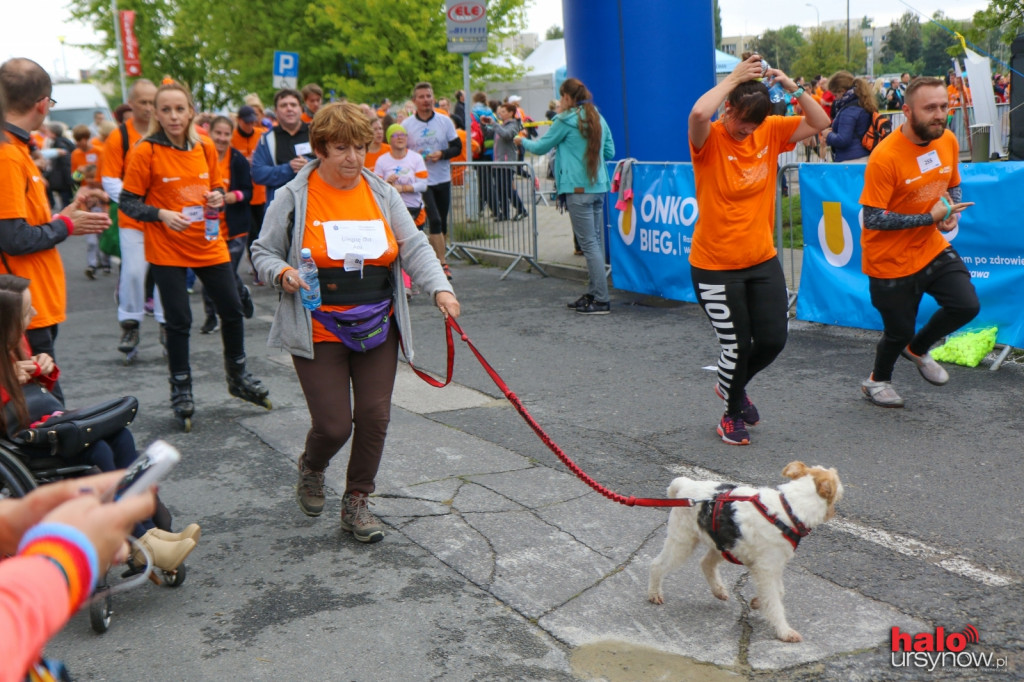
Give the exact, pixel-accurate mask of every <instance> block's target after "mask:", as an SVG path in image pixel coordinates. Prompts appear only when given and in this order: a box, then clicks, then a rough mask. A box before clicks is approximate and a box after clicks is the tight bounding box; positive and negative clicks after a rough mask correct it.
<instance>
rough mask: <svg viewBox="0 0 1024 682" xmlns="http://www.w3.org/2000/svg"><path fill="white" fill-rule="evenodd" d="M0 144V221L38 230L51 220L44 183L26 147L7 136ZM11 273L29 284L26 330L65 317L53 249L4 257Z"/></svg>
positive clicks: (64, 296) (61, 266) (60, 277)
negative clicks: (32, 309) (13, 221)
mask: <svg viewBox="0 0 1024 682" xmlns="http://www.w3.org/2000/svg"><path fill="white" fill-rule="evenodd" d="M6 135H7V143H6V144H0V219H11V218H22V219H24V220H25V222H27V223H28V224H29V225H31V226H32V227H31V229H33V230H35V229H39V228H38V227H36V226H37V225H46V224H47V223H49V222H50V220H51V219H52V218H53V213H52V212H51V211H50V202H49V200H48V198H47V196H46V194H47V190H46V181H45V180H43V177H42V174H41V173H40V172H39V167H38V166H36V164H35V162H34V161H33V160H32V156H31V155H30V154H29V151H28V145H27V144H25V143H24V142H22V141H21V140H19V139H18V138H17V137H15V136H14V135H12V134H11V133H6ZM4 258H5V259H6V260H7V265H8V267H10V269H11V274H14V275H18V276H19V277H24V278H25V279H29V280H31V281H32V285H31V286H32V305H34V306H35V309H36V316H35V317H34V318H32V322H31V323H29V325H28V328H29V329H37V328H40V327H49V326H50V325H54V324H58V323H60V322H63V321H64V319H65V318H66V316H67V292H66V289H65V283H64V263H63V262H62V261H61V259H60V254H59V253H58V252H57V249H56V248H49V249H46V250H44V251H37V252H35V253H27V254H24V255H21V256H15V255H13V254H9V253H8V254H4Z"/></svg>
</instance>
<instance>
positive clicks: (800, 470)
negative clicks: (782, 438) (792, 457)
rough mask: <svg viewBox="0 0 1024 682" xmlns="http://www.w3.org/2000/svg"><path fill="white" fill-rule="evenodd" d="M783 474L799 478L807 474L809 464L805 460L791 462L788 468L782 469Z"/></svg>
mask: <svg viewBox="0 0 1024 682" xmlns="http://www.w3.org/2000/svg"><path fill="white" fill-rule="evenodd" d="M782 475H783V476H785V477H786V478H793V479H797V478H800V477H801V476H806V475H807V465H806V464H804V463H803V462H790V463H789V464H787V465H786V468H785V469H783V470H782Z"/></svg>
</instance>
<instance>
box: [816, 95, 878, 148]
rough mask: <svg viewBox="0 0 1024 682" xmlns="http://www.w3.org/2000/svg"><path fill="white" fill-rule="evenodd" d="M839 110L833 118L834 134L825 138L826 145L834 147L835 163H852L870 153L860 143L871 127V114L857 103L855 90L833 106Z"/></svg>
mask: <svg viewBox="0 0 1024 682" xmlns="http://www.w3.org/2000/svg"><path fill="white" fill-rule="evenodd" d="M836 105H839V110H838V112H837V113H836V114H835V116H834V117H833V118H832V132H831V133H829V134H828V136H827V137H826V138H825V144H827V145H828V146H830V147H832V159H833V161H850V160H851V159H859V158H862V157H865V156H867V155H868V154H869V153H870V152H868V150H867V149H864V145H862V144H861V143H860V140H861V138H862V137H864V133H866V132H867V131H868V128H869V127H871V112H869V111H868V110H867V109H865V108H864V107H862V106H861V105H860V103H859V102H858V101H857V96H856V94H855V93H854V92H853V90H848V91H847V92H846V94H844V95H843V96H842V97H840V98H839V100H837V101H836V104H833V105H832V107H833V111H835V107H836Z"/></svg>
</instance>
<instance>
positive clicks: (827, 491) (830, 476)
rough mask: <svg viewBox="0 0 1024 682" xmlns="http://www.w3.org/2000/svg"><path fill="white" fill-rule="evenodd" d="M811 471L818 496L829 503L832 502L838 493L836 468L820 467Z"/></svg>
mask: <svg viewBox="0 0 1024 682" xmlns="http://www.w3.org/2000/svg"><path fill="white" fill-rule="evenodd" d="M811 473H812V474H813V476H814V487H815V489H816V490H817V491H818V496H819V497H821V498H822V499H823V500H825V501H826V502H828V503H829V504H830V505H831V504H834V503H835V501H836V497H837V496H838V493H839V475H838V474H837V473H836V470H835V469H822V470H820V471H812V472H811Z"/></svg>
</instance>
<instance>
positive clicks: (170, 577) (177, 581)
mask: <svg viewBox="0 0 1024 682" xmlns="http://www.w3.org/2000/svg"><path fill="white" fill-rule="evenodd" d="M187 575H188V570H187V569H186V568H185V564H182V565H181V566H178V569H177V570H176V571H164V583H165V584H166V585H167V587H180V586H181V584H182V583H183V582H185V576H187Z"/></svg>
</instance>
